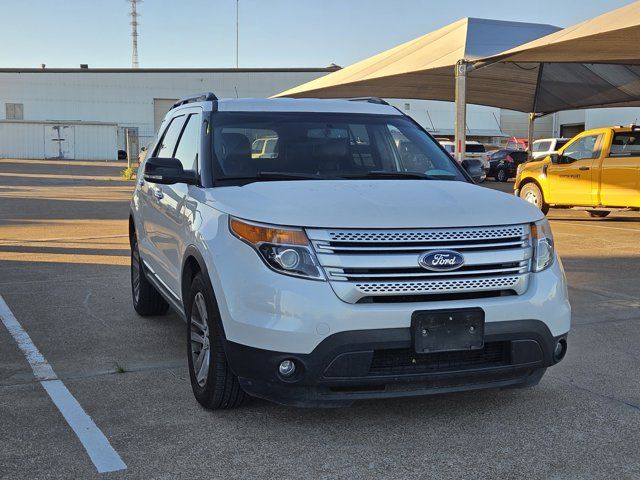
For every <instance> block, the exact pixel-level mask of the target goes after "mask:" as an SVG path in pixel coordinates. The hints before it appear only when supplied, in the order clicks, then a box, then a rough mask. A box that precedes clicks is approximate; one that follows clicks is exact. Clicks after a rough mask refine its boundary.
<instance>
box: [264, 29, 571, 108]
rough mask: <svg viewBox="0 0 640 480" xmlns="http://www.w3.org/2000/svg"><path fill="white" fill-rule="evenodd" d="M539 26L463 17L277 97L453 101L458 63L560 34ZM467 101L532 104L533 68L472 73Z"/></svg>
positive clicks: (508, 67)
mask: <svg viewBox="0 0 640 480" xmlns="http://www.w3.org/2000/svg"><path fill="white" fill-rule="evenodd" d="M558 30H559V27H555V26H553V25H543V24H535V23H521V22H504V21H498V20H486V19H478V18H464V19H461V20H459V21H457V22H454V23H452V24H450V25H447V26H445V27H443V28H440V29H439V30H436V31H434V32H431V33H428V34H427V35H424V36H422V37H419V38H417V39H415V40H411V41H409V42H406V43H404V44H402V45H399V46H397V47H395V48H392V49H390V50H388V51H386V52H382V53H380V54H378V55H374V56H373V57H371V58H368V59H365V60H363V61H361V62H358V63H355V64H353V65H351V66H349V67H346V68H343V69H342V70H339V71H337V72H334V73H331V74H329V75H326V76H324V77H321V78H319V79H316V80H313V81H311V82H308V83H306V84H304V85H300V86H299V87H296V88H293V89H291V90H287V91H286V92H282V93H280V94H278V95H276V96H285V97H317V98H350V97H362V96H377V97H382V98H414V99H424V100H445V101H453V99H454V96H455V88H454V68H455V65H456V63H457V62H458V60H460V59H467V60H480V59H482V58H486V57H489V56H491V55H495V54H498V53H501V52H503V51H505V50H508V49H510V48H512V47H515V46H517V45H521V44H522V43H526V42H529V41H531V40H534V39H537V38H540V37H542V36H545V35H548V34H549V33H552V32H556V31H558ZM476 73H477V75H475V77H476V79H477V81H473V82H470V83H469V85H468V87H469V88H468V94H467V96H468V102H469V103H475V104H478V105H490V106H496V107H502V108H509V109H515V110H519V109H521V107H522V106H523V105H527V106H530V105H531V104H532V102H533V96H534V93H535V85H536V81H537V78H538V74H537V66H535V67H534V69H530V68H526V69H523V68H519V67H517V66H513V65H508V64H505V65H502V64H498V65H495V66H492V68H491V69H486V70H485V71H482V70H478V71H477V72H474V74H476Z"/></svg>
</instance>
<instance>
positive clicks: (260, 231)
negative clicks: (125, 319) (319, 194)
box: [229, 217, 309, 245]
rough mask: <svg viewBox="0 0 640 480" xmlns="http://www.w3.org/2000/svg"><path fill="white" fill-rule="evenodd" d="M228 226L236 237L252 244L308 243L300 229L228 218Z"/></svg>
mask: <svg viewBox="0 0 640 480" xmlns="http://www.w3.org/2000/svg"><path fill="white" fill-rule="evenodd" d="M229 228H230V229H231V232H233V233H234V234H235V235H236V236H237V237H239V238H241V239H242V240H244V241H246V242H249V243H250V244H252V245H259V244H261V243H274V244H279V245H308V244H309V240H308V239H307V236H306V235H305V233H304V232H303V231H302V230H289V229H285V228H275V227H268V226H262V225H256V224H252V223H247V222H243V221H242V220H238V219H237V218H233V217H232V218H230V219H229Z"/></svg>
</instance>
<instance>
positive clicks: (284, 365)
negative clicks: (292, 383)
mask: <svg viewBox="0 0 640 480" xmlns="http://www.w3.org/2000/svg"><path fill="white" fill-rule="evenodd" d="M278 371H279V372H280V375H282V376H283V377H290V376H292V375H293V374H294V373H295V372H296V364H295V363H293V360H283V361H282V362H280V366H278Z"/></svg>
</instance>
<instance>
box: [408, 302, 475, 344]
mask: <svg viewBox="0 0 640 480" xmlns="http://www.w3.org/2000/svg"><path fill="white" fill-rule="evenodd" d="M484 316H485V315H484V310H482V309H481V308H479V307H477V308H459V309H451V310H418V311H415V312H413V314H412V315H411V331H412V334H413V344H414V347H415V351H416V353H436V352H453V351H460V350H478V349H481V348H483V347H484Z"/></svg>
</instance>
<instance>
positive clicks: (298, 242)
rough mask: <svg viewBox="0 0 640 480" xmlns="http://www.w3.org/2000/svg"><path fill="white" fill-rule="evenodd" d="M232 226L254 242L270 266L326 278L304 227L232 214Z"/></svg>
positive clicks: (237, 232)
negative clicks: (247, 219)
mask: <svg viewBox="0 0 640 480" xmlns="http://www.w3.org/2000/svg"><path fill="white" fill-rule="evenodd" d="M229 229H230V230H231V233H233V234H234V235H235V236H236V237H238V238H239V239H240V240H242V241H244V242H246V243H248V244H249V245H251V246H252V247H253V248H254V249H255V251H256V252H257V253H258V255H260V257H261V258H262V260H263V261H264V262H265V263H266V264H267V266H269V268H271V269H273V270H275V271H277V272H279V273H283V274H285V275H293V276H296V277H305V278H312V279H314V280H324V279H325V278H324V275H323V273H322V271H321V270H320V267H319V266H318V261H317V260H316V256H315V254H314V253H313V250H311V245H310V244H309V239H308V238H307V235H306V234H305V233H304V231H303V230H302V229H294V228H285V227H278V226H274V225H263V224H258V223H250V222H246V221H243V220H239V219H237V218H233V217H229Z"/></svg>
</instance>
